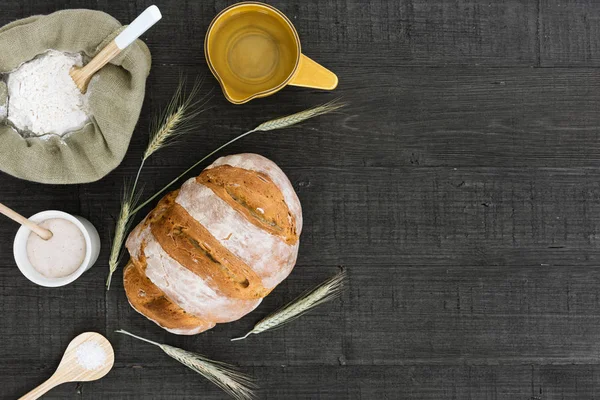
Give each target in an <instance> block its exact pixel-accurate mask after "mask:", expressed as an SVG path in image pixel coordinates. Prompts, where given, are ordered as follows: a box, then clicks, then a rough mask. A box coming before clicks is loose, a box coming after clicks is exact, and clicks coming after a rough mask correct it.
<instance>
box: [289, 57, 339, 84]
mask: <svg viewBox="0 0 600 400" xmlns="http://www.w3.org/2000/svg"><path fill="white" fill-rule="evenodd" d="M289 84H290V85H292V86H302V87H308V88H314V89H323V90H333V89H335V88H336V87H337V85H338V77H337V75H336V74H334V73H333V72H331V71H330V70H328V69H327V68H325V67H324V66H322V65H321V64H319V63H317V62H315V61H313V60H311V59H310V58H308V57H307V56H305V55H304V54H300V62H299V64H298V69H297V70H296V73H295V74H294V76H293V77H292V80H291V81H290V82H289Z"/></svg>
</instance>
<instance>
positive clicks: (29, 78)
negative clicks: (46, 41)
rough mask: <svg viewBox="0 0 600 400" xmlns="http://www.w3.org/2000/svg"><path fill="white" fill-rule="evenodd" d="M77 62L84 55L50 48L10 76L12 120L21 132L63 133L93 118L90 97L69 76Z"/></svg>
mask: <svg viewBox="0 0 600 400" xmlns="http://www.w3.org/2000/svg"><path fill="white" fill-rule="evenodd" d="M74 65H77V66H81V65H82V59H81V55H80V54H70V53H62V52H60V51H56V50H48V51H47V52H46V53H43V54H40V55H39V56H38V57H36V58H34V59H33V60H31V61H28V62H26V63H24V64H22V65H21V66H20V67H19V68H17V69H16V70H15V71H13V72H11V73H10V74H9V75H8V79H7V81H6V85H7V87H8V120H9V121H10V122H11V123H12V124H13V125H14V126H15V127H16V128H17V129H18V130H19V133H20V134H21V135H23V136H25V137H27V136H42V135H46V134H49V133H53V134H56V135H61V136H62V135H64V134H65V133H67V132H71V131H74V130H77V129H79V128H82V127H83V126H84V125H85V124H86V123H87V122H88V121H89V107H88V97H87V95H83V94H82V93H81V92H80V91H79V89H78V88H77V86H76V85H75V82H73V79H71V76H70V75H69V70H70V69H71V67H73V66H74ZM88 93H89V91H88Z"/></svg>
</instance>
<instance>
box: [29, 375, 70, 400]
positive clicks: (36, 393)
mask: <svg viewBox="0 0 600 400" xmlns="http://www.w3.org/2000/svg"><path fill="white" fill-rule="evenodd" d="M61 383H63V382H62V381H61V380H60V379H59V378H58V377H57V376H56V375H52V376H51V377H50V379H48V380H47V381H46V382H44V383H42V384H41V385H40V386H38V387H36V388H35V389H33V390H32V391H30V392H29V393H27V394H26V395H24V396H23V397H20V398H19V400H35V399H38V398H40V397H41V396H42V395H43V394H44V393H46V392H47V391H49V390H50V389H52V388H54V387H56V386H58V385H60V384H61Z"/></svg>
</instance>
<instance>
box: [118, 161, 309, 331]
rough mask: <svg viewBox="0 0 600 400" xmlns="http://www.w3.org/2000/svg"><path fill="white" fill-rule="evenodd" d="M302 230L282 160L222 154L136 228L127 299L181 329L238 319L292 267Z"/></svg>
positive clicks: (166, 325)
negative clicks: (279, 165)
mask: <svg viewBox="0 0 600 400" xmlns="http://www.w3.org/2000/svg"><path fill="white" fill-rule="evenodd" d="M301 231H302V209H301V207H300V201H299V200H298V196H297V195H296V192H295V191H294V188H293V187H292V185H291V183H290V181H289V180H288V178H287V176H286V175H285V174H284V173H283V171H281V169H279V167H278V166H277V165H276V164H275V163H273V162H272V161H270V160H268V159H266V158H265V157H262V156H259V155H257V154H237V155H232V156H227V157H222V158H219V159H218V160H216V161H215V162H214V163H213V164H211V165H210V166H209V167H207V168H206V169H205V170H204V171H203V172H202V173H201V174H200V176H198V177H196V178H191V179H189V180H188V181H187V182H185V183H184V184H183V186H182V187H181V189H179V190H176V191H174V192H171V193H169V194H167V195H166V196H165V197H163V198H162V199H161V200H160V202H159V203H158V205H157V206H156V208H155V209H154V210H152V212H150V214H148V216H147V217H146V218H145V219H144V220H143V221H142V222H141V223H140V224H139V225H138V226H137V227H136V228H135V229H134V230H133V231H132V232H131V234H130V235H129V237H128V239H127V249H128V250H129V254H130V256H131V260H130V262H129V264H128V265H127V267H126V268H125V271H124V275H123V280H124V286H125V291H126V293H127V298H128V299H129V303H130V304H131V306H132V307H133V308H134V309H136V310H137V311H138V312H140V313H141V314H143V315H144V316H146V317H147V318H148V319H150V320H152V321H154V322H155V323H157V324H158V325H160V326H161V327H163V328H164V329H166V330H168V331H170V332H172V333H176V334H180V335H193V334H197V333H200V332H203V331H205V330H207V329H211V328H212V327H214V326H215V324H217V323H223V322H230V321H234V320H237V319H239V318H241V317H242V316H244V315H246V314H247V313H249V312H250V311H252V310H254V309H255V308H256V307H257V306H258V305H259V304H260V302H261V300H262V298H263V297H265V296H266V295H267V294H269V292H271V290H273V288H274V287H275V286H277V285H278V284H279V283H280V282H281V281H283V280H284V279H285V278H286V277H287V276H288V275H289V273H290V272H291V271H292V268H293V267H294V265H295V263H296V257H297V255H298V244H299V243H298V239H299V236H300V232H301Z"/></svg>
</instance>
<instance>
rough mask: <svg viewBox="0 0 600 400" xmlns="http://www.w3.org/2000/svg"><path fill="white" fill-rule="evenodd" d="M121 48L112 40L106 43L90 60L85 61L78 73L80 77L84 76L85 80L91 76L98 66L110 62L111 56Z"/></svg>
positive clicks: (98, 68) (97, 69)
mask: <svg viewBox="0 0 600 400" xmlns="http://www.w3.org/2000/svg"><path fill="white" fill-rule="evenodd" d="M120 52H121V49H120V48H119V46H117V43H116V42H115V41H114V40H113V41H112V42H110V43H109V44H107V45H106V46H105V47H104V48H103V49H102V50H100V52H99V53H98V54H96V56H95V57H94V58H92V61H90V62H89V63H87V64H86V65H85V66H84V67H82V68H81V70H80V74H81V76H82V77H85V79H86V80H88V79H89V78H91V77H92V75H94V74H95V73H96V72H98V71H99V70H100V68H102V67H104V66H105V65H106V64H108V63H109V62H110V60H112V59H113V58H115V57H116V56H117V55H119V53H120Z"/></svg>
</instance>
